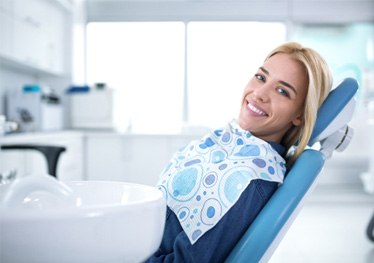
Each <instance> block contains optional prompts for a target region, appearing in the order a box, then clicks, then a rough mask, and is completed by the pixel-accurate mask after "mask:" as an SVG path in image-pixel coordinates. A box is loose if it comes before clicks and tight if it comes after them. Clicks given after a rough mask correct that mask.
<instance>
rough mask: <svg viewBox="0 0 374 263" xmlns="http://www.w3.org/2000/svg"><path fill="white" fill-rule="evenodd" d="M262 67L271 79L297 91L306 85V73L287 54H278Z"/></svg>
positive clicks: (299, 63) (303, 68) (298, 62)
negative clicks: (290, 86)
mask: <svg viewBox="0 0 374 263" xmlns="http://www.w3.org/2000/svg"><path fill="white" fill-rule="evenodd" d="M263 67H264V68H265V69H266V70H267V71H268V72H269V75H270V76H271V77H272V78H275V79H276V80H278V81H285V82H287V83H290V84H291V85H292V86H294V87H295V88H297V89H300V88H303V87H306V86H307V84H308V76H307V71H306V69H305V67H304V65H303V64H302V63H301V62H300V61H297V60H296V59H294V58H292V57H291V56H290V55H288V54H283V53H278V54H275V55H273V56H272V57H270V58H268V59H267V60H266V61H265V62H264V64H263Z"/></svg>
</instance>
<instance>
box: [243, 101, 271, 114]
mask: <svg viewBox="0 0 374 263" xmlns="http://www.w3.org/2000/svg"><path fill="white" fill-rule="evenodd" d="M248 109H249V110H250V111H252V112H253V113H255V114H257V115H259V116H268V114H267V113H266V112H265V111H264V110H263V109H260V108H259V107H258V106H256V105H254V104H253V103H251V102H248Z"/></svg>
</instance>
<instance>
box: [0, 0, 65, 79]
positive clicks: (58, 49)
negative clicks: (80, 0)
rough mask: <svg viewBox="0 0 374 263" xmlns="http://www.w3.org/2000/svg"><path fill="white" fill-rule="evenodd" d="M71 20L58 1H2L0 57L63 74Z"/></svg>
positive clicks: (0, 11)
mask: <svg viewBox="0 0 374 263" xmlns="http://www.w3.org/2000/svg"><path fill="white" fill-rule="evenodd" d="M69 17H71V14H69V12H68V10H66V9H64V8H63V7H62V6H61V4H59V3H58V1H56V0H53V1H52V0H26V1H25V0H14V1H10V0H0V29H1V31H0V32H1V34H0V43H1V44H0V56H1V57H2V58H3V60H6V61H7V62H8V63H12V62H13V64H15V65H19V66H24V67H28V68H30V69H35V70H36V71H45V72H47V73H51V74H57V75H62V74H64V73H65V71H66V64H67V63H66V61H65V58H66V57H67V56H66V52H67V51H66V46H64V43H66V41H64V40H66V39H68V36H69V28H70V25H71V21H70V19H69ZM3 32H4V33H3Z"/></svg>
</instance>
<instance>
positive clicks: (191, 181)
mask: <svg viewBox="0 0 374 263" xmlns="http://www.w3.org/2000/svg"><path fill="white" fill-rule="evenodd" d="M285 172H286V166H285V160H284V159H283V158H282V156H281V155H279V153H278V152H276V151H275V150H274V149H273V148H272V147H271V146H270V144H269V143H268V142H266V141H264V140H262V139H259V138H257V137H255V136H253V135H252V134H251V133H250V132H248V131H245V130H243V129H241V128H240V127H239V125H238V124H237V122H236V121H235V120H234V121H231V122H230V123H229V124H228V125H227V127H226V128H224V129H218V130H214V131H212V132H211V133H209V134H207V135H205V136H204V137H203V138H202V139H201V140H195V141H192V142H191V143H190V144H188V145H187V146H186V147H184V148H183V149H181V150H179V151H178V152H177V153H175V154H174V156H173V157H172V159H171V161H170V163H169V164H168V166H167V167H166V168H165V169H164V171H163V172H162V174H161V177H160V181H159V184H158V186H159V188H160V189H161V190H162V191H163V192H164V194H165V197H166V199H167V205H168V207H169V208H170V209H171V210H172V211H173V212H174V213H175V214H176V216H177V217H178V220H179V222H180V224H181V226H182V228H183V230H184V232H185V233H186V234H187V237H188V238H189V240H190V242H191V244H194V243H195V242H196V241H197V240H198V239H199V238H200V237H201V236H203V235H204V233H206V232H207V231H208V230H210V229H211V228H213V227H214V226H215V225H216V224H217V223H218V222H219V220H220V219H221V218H222V217H223V216H224V215H225V214H226V213H227V211H228V210H229V209H230V208H231V207H232V206H233V205H234V204H235V203H236V201H237V200H238V199H239V197H240V195H241V194H242V192H244V190H245V189H246V187H247V186H248V185H249V183H250V182H251V181H252V180H255V179H262V180H267V181H272V182H278V183H282V182H283V178H284V174H285Z"/></svg>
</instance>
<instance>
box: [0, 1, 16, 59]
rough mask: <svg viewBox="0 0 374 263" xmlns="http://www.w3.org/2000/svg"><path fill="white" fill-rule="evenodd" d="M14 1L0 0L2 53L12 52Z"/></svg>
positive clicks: (0, 43)
mask: <svg viewBox="0 0 374 263" xmlns="http://www.w3.org/2000/svg"><path fill="white" fill-rule="evenodd" d="M12 10H13V2H12V1H10V0H0V32H1V33H0V54H10V53H11V52H12V43H13V41H12V35H13V34H12V26H11V25H12V23H13V15H12Z"/></svg>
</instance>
